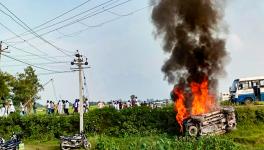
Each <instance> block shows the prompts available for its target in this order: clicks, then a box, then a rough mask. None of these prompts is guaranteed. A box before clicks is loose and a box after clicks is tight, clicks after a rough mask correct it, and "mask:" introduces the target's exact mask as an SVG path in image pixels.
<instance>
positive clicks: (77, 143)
mask: <svg viewBox="0 0 264 150" xmlns="http://www.w3.org/2000/svg"><path fill="white" fill-rule="evenodd" d="M60 141H61V143H60V148H61V150H70V149H79V148H84V149H85V150H90V149H91V143H90V142H89V141H88V139H87V138H86V136H85V134H84V133H81V134H75V135H74V136H61V137H60Z"/></svg>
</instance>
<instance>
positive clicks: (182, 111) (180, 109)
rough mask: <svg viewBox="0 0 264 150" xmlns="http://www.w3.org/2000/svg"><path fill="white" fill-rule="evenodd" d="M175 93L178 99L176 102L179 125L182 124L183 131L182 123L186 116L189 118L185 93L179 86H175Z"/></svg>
mask: <svg viewBox="0 0 264 150" xmlns="http://www.w3.org/2000/svg"><path fill="white" fill-rule="evenodd" d="M173 92H174V93H175V95H177V98H178V99H177V100H176V101H175V103H174V107H175V110H176V111H177V115H176V120H177V121H178V123H179V125H180V126H181V131H182V129H183V128H182V123H183V120H184V119H185V118H187V116H188V113H187V110H186V107H185V104H184V100H185V99H184V95H183V91H182V90H180V89H179V88H175V89H174V91H173Z"/></svg>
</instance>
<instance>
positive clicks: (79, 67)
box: [71, 50, 88, 133]
mask: <svg viewBox="0 0 264 150" xmlns="http://www.w3.org/2000/svg"><path fill="white" fill-rule="evenodd" d="M71 65H76V66H77V68H73V69H74V70H76V71H79V97H80V103H79V110H80V112H79V113H80V133H82V132H83V78H82V72H83V71H82V70H83V69H84V67H83V66H84V65H88V61H87V58H86V61H85V62H84V60H83V56H82V55H80V53H79V51H78V50H77V52H76V54H75V59H74V60H73V62H71Z"/></svg>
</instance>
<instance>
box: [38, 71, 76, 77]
mask: <svg viewBox="0 0 264 150" xmlns="http://www.w3.org/2000/svg"><path fill="white" fill-rule="evenodd" d="M73 72H76V70H70V71H56V72H50V73H38V75H39V76H44V75H53V74H63V73H73Z"/></svg>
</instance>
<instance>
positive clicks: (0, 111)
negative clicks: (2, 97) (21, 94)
mask: <svg viewBox="0 0 264 150" xmlns="http://www.w3.org/2000/svg"><path fill="white" fill-rule="evenodd" d="M15 111H16V109H15V106H14V105H13V102H10V103H4V104H3V105H2V107H1V108H0V117H4V116H5V117H6V116H8V115H9V114H12V113H14V112H15Z"/></svg>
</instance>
